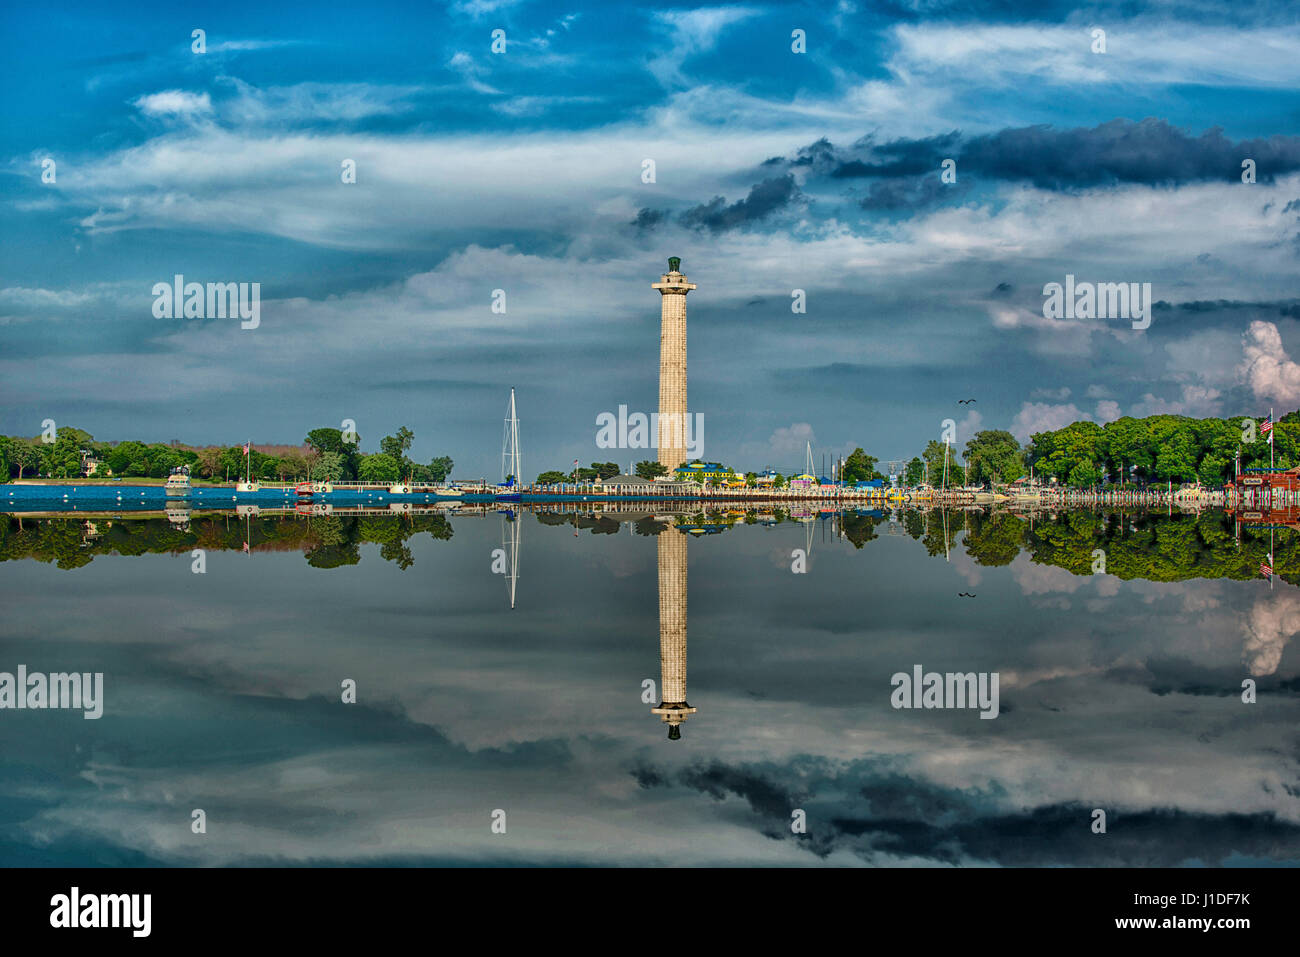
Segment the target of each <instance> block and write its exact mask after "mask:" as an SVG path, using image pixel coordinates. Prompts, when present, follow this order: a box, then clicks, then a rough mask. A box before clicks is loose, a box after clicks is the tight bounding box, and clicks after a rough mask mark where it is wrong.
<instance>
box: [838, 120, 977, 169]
mask: <svg viewBox="0 0 1300 957" xmlns="http://www.w3.org/2000/svg"><path fill="white" fill-rule="evenodd" d="M960 141H961V134H960V133H958V132H957V131H956V130H953V131H951V132H949V133H940V134H938V135H937V136H929V137H926V138H925V139H920V140H906V139H899V140H891V141H890V142H888V143H882V144H880V145H879V146H876V145H873V144H872V141H871V140H870V139H866V140H863V141H862V142H861V143H860V144H859V147H858V148H860V149H868V150H869V151H870V153H871V156H872V159H871V160H870V161H864V160H860V159H849V160H846V161H844V162H842V163H840V164H839V165H838V166H836V167H835V168H834V169H832V170H831V174H830V175H831V176H832V177H834V178H836V179H854V178H857V177H862V176H910V175H913V174H916V173H920V172H922V171H928V170H931V169H935V170H937V169H938V168H939V164H940V163H941V162H943V160H945V159H947V158H949V157H951V156H953V154H954V152H956V150H957V149H958V148H959V144H960Z"/></svg>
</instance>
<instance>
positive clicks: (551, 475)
mask: <svg viewBox="0 0 1300 957" xmlns="http://www.w3.org/2000/svg"><path fill="white" fill-rule="evenodd" d="M568 480H569V476H568V474H567V473H565V472H556V471H554V470H552V471H550V472H543V473H542V474H541V475H539V476H537V483H536V484H538V485H558V484H560V483H561V482H567V481H568Z"/></svg>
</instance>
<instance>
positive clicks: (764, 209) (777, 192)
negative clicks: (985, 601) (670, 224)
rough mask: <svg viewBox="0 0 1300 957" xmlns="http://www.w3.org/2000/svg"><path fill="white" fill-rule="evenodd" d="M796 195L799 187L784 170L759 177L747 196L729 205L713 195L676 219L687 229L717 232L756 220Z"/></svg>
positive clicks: (722, 198)
mask: <svg viewBox="0 0 1300 957" xmlns="http://www.w3.org/2000/svg"><path fill="white" fill-rule="evenodd" d="M798 195H799V187H798V186H796V185H795V182H794V177H793V176H791V175H790V174H789V173H787V174H786V175H784V176H778V177H775V178H773V179H765V180H763V182H761V183H758V184H757V185H755V186H754V187H753V188H752V189H751V190H750V191H749V195H748V196H746V197H745V198H744V199H741V200H737V201H736V202H734V203H732V204H730V205H727V201H726V199H725V198H724V197H722V196H715V197H713V199H711V200H710V201H709V202H707V203H704V204H702V205H700V206H696V207H695V208H693V209H688V210H687V211H686V212H684V213H682V215H681V217H680V222H681V224H682V225H683V226H687V227H690V228H695V229H701V228H703V229H708V230H709V231H710V232H714V233H720V232H723V231H724V230H728V229H737V228H739V227H742V226H747V225H749V224H751V223H755V222H758V221H759V220H761V219H763V218H765V217H766V216H769V215H771V214H772V213H774V212H776V211H778V210H780V209H784V208H785V207H786V206H789V205H790V204H791V203H792V202H793V201H794V200H795V199H796V198H797V197H798Z"/></svg>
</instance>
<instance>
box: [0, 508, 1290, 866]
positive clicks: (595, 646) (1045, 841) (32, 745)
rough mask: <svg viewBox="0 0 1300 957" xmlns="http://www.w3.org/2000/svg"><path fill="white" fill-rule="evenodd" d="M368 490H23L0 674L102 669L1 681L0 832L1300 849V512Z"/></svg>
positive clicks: (228, 840) (127, 848) (361, 846)
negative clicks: (234, 504)
mask: <svg viewBox="0 0 1300 957" xmlns="http://www.w3.org/2000/svg"><path fill="white" fill-rule="evenodd" d="M367 511H368V513H367V514H362V515H347V514H342V515H340V514H335V515H332V516H328V517H320V516H316V517H311V518H308V517H295V516H292V515H273V514H268V513H265V512H263V513H261V514H258V515H251V514H244V515H240V514H236V513H235V512H233V511H228V512H224V513H202V512H194V513H191V514H188V515H187V514H184V512H183V511H177V510H174V512H173V514H172V515H171V516H170V518H169V517H166V516H163V515H155V516H153V517H148V516H149V514H150V513H141V514H138V515H132V514H131V513H130V512H119V513H118V517H110V516H108V515H102V514H101V515H97V516H95V517H92V518H89V519H87V518H86V517H84V516H76V517H63V516H56V517H42V518H36V517H32V516H31V515H25V516H24V515H17V514H15V515H7V516H0V559H2V560H3V561H0V597H2V599H3V603H4V609H5V614H4V616H3V620H2V621H0V671H9V672H12V671H14V670H15V668H16V666H17V665H19V664H25V665H26V666H27V667H28V669H29V670H31V671H41V672H55V671H72V670H75V671H81V672H103V673H104V682H105V698H106V701H105V706H104V716H103V717H102V718H101V719H99V720H91V721H88V720H84V719H83V718H82V717H81V715H80V713H78V712H71V711H51V710H47V711H29V710H24V711H14V710H5V711H0V748H2V751H3V759H2V760H0V860H3V862H4V863H6V864H11V865H12V864H94V865H100V864H102V865H122V864H141V865H146V864H184V865H221V864H249V863H288V864H373V863H417V864H427V863H455V864H461V863H465V864H485V863H490V864H498V863H500V864H507V863H508V864H670V865H671V864H686V865H690V864H758V865H790V864H794V865H826V864H832V865H836V864H838V865H861V864H867V865H900V864H901V865H935V864H939V865H1087V866H1093V865H1162V864H1210V865H1218V864H1242V863H1246V864H1251V863H1259V864H1276V863H1286V864H1295V863H1297V862H1298V861H1300V798H1298V795H1300V773H1298V770H1300V747H1298V746H1297V745H1298V744H1300V741H1298V736H1297V718H1298V717H1300V707H1298V706H1297V702H1298V700H1300V697H1298V695H1300V679H1298V678H1297V670H1298V667H1297V656H1296V650H1295V644H1294V642H1292V640H1291V638H1292V635H1293V633H1294V632H1295V631H1296V630H1300V591H1298V590H1297V588H1296V586H1295V585H1294V584H1292V582H1300V554H1297V552H1296V549H1295V532H1294V531H1291V530H1289V529H1275V530H1273V533H1272V534H1273V541H1272V544H1271V545H1270V539H1269V534H1270V533H1269V531H1268V530H1267V529H1266V528H1263V527H1261V526H1259V525H1255V526H1244V525H1241V524H1239V523H1238V522H1236V521H1234V518H1233V517H1232V516H1231V515H1225V514H1223V513H1219V512H1206V513H1203V514H1200V515H1180V514H1178V513H1173V514H1164V513H1161V514H1141V513H1139V514H1123V515H1121V514H1119V513H1105V514H1103V513H1096V512H1067V513H1062V514H1059V515H1046V514H1040V515H1037V516H1033V517H1032V519H1031V517H1029V516H1017V515H1013V514H1010V513H1006V512H1001V513H988V512H949V513H947V514H944V513H941V512H939V511H933V512H930V513H928V514H921V513H917V512H897V513H892V514H891V513H887V512H880V511H877V512H851V513H845V514H834V515H832V514H830V513H815V512H808V513H803V514H800V513H798V512H796V513H794V514H790V513H786V512H772V513H763V514H757V513H748V514H746V513H743V512H740V511H732V512H729V513H728V512H715V513H708V514H705V513H695V514H677V515H673V514H659V515H651V514H648V513H645V512H640V513H638V512H632V511H626V512H623V513H620V514H616V515H612V516H596V515H592V514H588V513H573V512H566V513H562V514H561V513H539V512H534V511H528V510H525V511H515V512H511V513H506V514H499V513H497V512H486V513H480V514H473V513H474V512H475V510H473V509H469V510H461V513H459V514H458V513H456V512H455V511H453V512H451V513H443V512H442V511H423V510H420V511H418V512H412V513H409V514H402V515H397V514H383V513H382V510H380V509H370V510H367ZM467 512H468V514H466V513H467ZM142 516H145V517H142ZM245 543H247V544H248V550H247V552H246V551H245V549H244V545H245ZM1270 548H1271V550H1272V556H1273V559H1272V562H1271V563H1269V564H1270V567H1272V568H1273V569H1274V570H1275V572H1276V573H1277V574H1275V575H1274V577H1273V578H1272V579H1271V580H1270V579H1267V578H1265V577H1263V576H1261V574H1260V570H1259V565H1260V563H1261V561H1265V562H1267V558H1268V555H1269V553H1270ZM194 549H201V550H203V562H204V563H205V571H204V572H203V573H202V574H196V573H195V572H194V571H193V568H194V565H195V561H196V559H195V557H194V555H193V550H194ZM1098 550H1100V552H1101V553H1103V556H1104V561H1105V569H1106V571H1105V572H1104V573H1102V572H1094V571H1093V569H1094V568H1096V567H1097V562H1098V558H1097V553H1098ZM799 568H803V569H804V570H803V571H796V570H795V569H799ZM512 572H513V574H512ZM964 596H972V597H964ZM512 600H513V608H512V607H511V606H512ZM915 665H921V666H922V667H923V668H924V669H925V670H926V671H930V670H934V671H939V672H963V673H964V672H976V673H979V672H988V673H993V672H996V673H997V674H998V675H999V679H1000V710H999V714H998V717H997V718H996V719H992V720H984V719H981V718H980V717H979V713H978V711H975V710H971V709H961V710H958V709H948V710H942V709H929V710H927V709H918V710H901V709H896V708H894V707H893V706H892V705H891V692H892V691H893V688H892V686H891V677H892V676H893V675H894V674H896V673H899V672H909V673H910V672H911V670H912V669H913V667H914V666H915ZM347 679H351V680H353V681H355V682H356V689H357V701H356V703H355V704H347V703H344V702H343V701H342V700H341V697H342V691H341V685H342V683H343V682H344V681H345V680H347ZM1247 679H1249V680H1251V681H1253V682H1254V683H1255V685H1256V687H1257V694H1258V700H1257V702H1256V703H1253V704H1247V703H1243V701H1242V700H1241V695H1242V683H1243V681H1245V680H1247ZM677 698H682V699H684V700H683V701H681V702H679V701H676V700H675V699H677ZM661 704H664V705H666V707H662V708H661V707H659V706H660V705H661ZM673 705H689V708H691V709H694V710H693V711H686V710H684V708H682V707H676V708H674V707H672V706H673ZM656 711H658V712H660V713H655V712H656ZM196 808H201V809H203V810H204V812H205V813H206V816H207V833H205V834H195V833H193V832H192V830H191V814H192V811H193V810H194V809H196ZM1095 809H1101V810H1104V811H1105V812H1106V822H1107V829H1106V833H1104V834H1097V833H1093V829H1092V824H1093V820H1094V810H1095ZM498 810H499V811H504V812H505V820H506V830H505V833H504V834H502V833H494V832H493V830H492V823H493V813H494V812H495V811H498ZM799 810H801V811H803V812H804V814H805V815H806V820H807V832H806V833H804V834H798V833H794V832H793V831H792V829H791V821H792V814H794V812H796V811H799Z"/></svg>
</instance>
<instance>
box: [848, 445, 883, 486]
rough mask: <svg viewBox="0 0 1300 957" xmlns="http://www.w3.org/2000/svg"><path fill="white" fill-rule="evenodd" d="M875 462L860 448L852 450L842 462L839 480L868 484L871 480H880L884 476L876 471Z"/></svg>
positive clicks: (871, 456)
mask: <svg viewBox="0 0 1300 957" xmlns="http://www.w3.org/2000/svg"><path fill="white" fill-rule="evenodd" d="M877 461H878V459H877V458H876V457H875V456H874V455H868V454H867V453H866V452H864V451H862V449H860V448H857V449H854V450H853V451H852V452H850V453H849V457H848V458H846V459H845V460H844V467H843V469H842V470H841V473H840V478H841V479H842V480H843V481H845V482H869V481H871V480H872V479H878V478H881V479H882V478H884V477H885V476H884V475H882V474H881V473H880V472H878V471H877V470H876V462H877Z"/></svg>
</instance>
